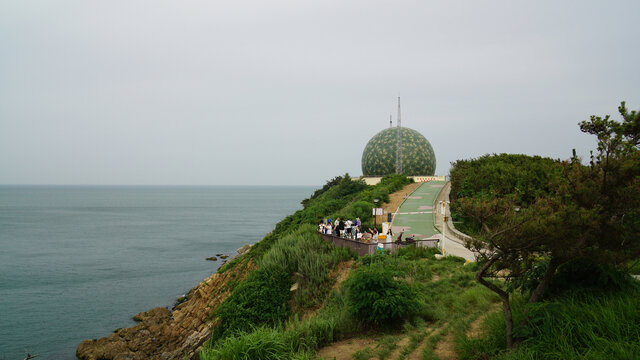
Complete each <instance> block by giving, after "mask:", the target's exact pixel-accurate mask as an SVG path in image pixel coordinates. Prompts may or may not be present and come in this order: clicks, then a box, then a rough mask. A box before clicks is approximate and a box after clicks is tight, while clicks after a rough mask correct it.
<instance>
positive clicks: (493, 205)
mask: <svg viewBox="0 0 640 360" xmlns="http://www.w3.org/2000/svg"><path fill="white" fill-rule="evenodd" d="M618 110H619V112H620V115H621V116H622V119H623V120H622V122H617V121H614V120H611V118H610V116H608V115H607V116H605V117H604V118H602V117H598V116H591V118H590V120H589V121H583V122H581V123H580V124H579V125H580V129H581V131H583V132H585V133H589V134H592V135H595V136H596V137H597V138H598V146H597V149H596V152H595V154H594V153H593V152H592V154H591V159H590V162H589V164H588V165H583V164H582V163H581V161H580V159H579V158H578V157H577V156H576V155H575V150H574V154H573V156H572V157H571V159H569V160H567V161H563V162H561V163H560V162H557V164H556V165H557V166H559V167H558V169H560V170H561V171H559V172H555V171H553V172H552V174H553V175H552V176H549V177H548V178H547V179H546V180H547V183H545V184H541V183H534V184H533V187H534V188H535V189H533V193H534V194H535V195H536V196H535V200H532V198H531V196H528V197H526V198H525V197H523V196H522V195H521V194H522V189H521V188H518V184H523V183H526V184H531V183H530V182H527V181H526V179H520V180H518V179H513V177H514V176H515V177H518V176H523V177H527V176H529V177H530V176H531V172H528V171H526V170H522V171H519V170H513V171H512V174H511V176H510V178H509V180H508V181H509V184H512V185H511V186H505V184H504V183H502V184H495V183H491V182H489V183H487V179H489V180H493V181H494V182H495V181H496V179H500V178H499V177H496V175H495V174H493V173H492V172H494V171H496V169H501V167H500V166H496V163H500V161H504V156H503V155H501V157H502V158H497V157H496V161H491V159H487V158H486V157H485V158H481V159H478V160H481V165H482V166H480V167H478V164H475V163H474V161H471V162H462V163H460V165H461V167H460V169H459V170H458V169H456V166H455V165H457V164H458V163H456V164H454V169H453V170H452V171H451V175H452V183H453V184H454V185H455V184H461V185H462V186H461V187H462V188H463V190H464V191H460V192H458V193H456V195H462V196H459V197H457V198H454V199H452V200H454V201H455V203H454V204H453V206H452V207H455V208H456V209H457V211H459V213H461V214H462V215H463V217H465V218H466V219H467V220H470V221H471V222H473V223H474V224H476V227H475V229H476V230H477V231H476V232H475V233H474V234H471V235H472V236H474V240H472V241H470V242H469V243H468V244H467V246H468V247H469V248H471V249H473V250H476V251H478V252H479V253H480V254H481V261H482V262H483V263H482V265H481V266H480V268H479V270H478V273H477V274H476V279H477V280H478V281H479V282H480V283H482V284H483V285H484V286H486V287H488V288H489V289H491V290H492V291H494V292H496V293H497V294H498V295H499V296H500V298H501V299H502V302H503V307H504V311H505V318H506V330H507V347H508V348H512V347H514V346H515V345H516V344H515V342H514V341H513V336H512V329H513V320H512V317H511V309H510V303H509V291H511V290H513V289H514V284H516V285H517V284H522V283H523V276H524V275H525V274H531V273H532V268H533V267H534V266H535V262H534V260H533V259H535V258H536V257H540V256H544V257H546V258H547V259H548V265H547V267H546V270H545V271H544V272H543V273H542V275H541V276H540V277H539V278H537V279H535V280H536V285H535V286H534V287H533V289H532V290H531V292H530V294H529V302H538V301H540V300H541V299H542V298H543V296H544V294H545V291H546V289H547V288H548V286H549V284H550V282H551V280H552V278H553V276H554V274H555V273H556V270H557V269H558V267H559V266H560V265H562V264H564V263H567V262H569V261H571V260H574V259H578V258H590V259H591V260H593V261H594V262H596V263H599V264H603V265H607V266H619V265H620V264H623V263H625V262H627V261H628V260H630V259H637V258H638V257H639V256H640V238H639V234H640V149H639V148H640V113H639V112H636V111H632V112H631V113H629V112H628V110H627V109H626V106H625V103H624V102H623V103H622V104H621V105H620V107H619V108H618ZM533 164H535V161H524V162H521V165H524V166H532V165H533ZM458 172H459V173H461V174H463V175H465V177H462V178H461V177H457V176H454V175H455V174H457V173H458ZM483 172H484V173H483ZM468 178H476V179H480V180H479V181H481V182H484V184H485V185H483V186H482V187H481V188H476V189H473V186H474V185H475V184H473V183H472V181H469V180H468ZM453 188H454V189H455V187H453ZM496 189H498V190H496ZM530 190H531V189H530ZM452 192H454V190H453V189H452ZM529 193H531V191H529ZM517 210H519V211H517ZM498 275H502V276H503V277H504V278H506V280H507V281H506V285H507V287H506V288H505V289H503V288H502V287H501V286H499V285H498V284H496V283H492V282H490V281H488V280H487V277H495V276H498Z"/></svg>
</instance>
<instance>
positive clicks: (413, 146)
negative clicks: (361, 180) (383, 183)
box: [362, 126, 436, 177]
mask: <svg viewBox="0 0 640 360" xmlns="http://www.w3.org/2000/svg"><path fill="white" fill-rule="evenodd" d="M398 132H400V135H401V136H400V138H399V139H398ZM398 145H399V146H400V148H401V152H400V153H399V154H398ZM397 159H401V164H397V161H396V160H397ZM435 171H436V156H435V153H434V152H433V147H431V143H429V140H427V139H426V138H425V137H424V136H423V135H422V134H420V133H419V132H417V131H416V130H413V129H409V128H406V127H401V126H396V127H392V128H388V129H384V130H382V131H380V132H379V133H377V134H376V135H375V136H373V137H372V138H371V140H369V142H368V143H367V145H366V146H365V148H364V152H363V153H362V175H363V176H365V177H377V176H384V175H388V174H395V173H396V172H398V173H402V174H405V175H407V176H432V175H433V174H434V173H435Z"/></svg>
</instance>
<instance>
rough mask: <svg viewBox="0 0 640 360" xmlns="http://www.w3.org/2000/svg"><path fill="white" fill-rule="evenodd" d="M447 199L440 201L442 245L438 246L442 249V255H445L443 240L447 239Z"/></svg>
mask: <svg viewBox="0 0 640 360" xmlns="http://www.w3.org/2000/svg"><path fill="white" fill-rule="evenodd" d="M448 203H449V202H448V201H440V212H441V213H442V245H441V246H440V247H441V249H442V255H443V256H444V255H446V252H445V250H444V242H445V241H446V239H447V204H448Z"/></svg>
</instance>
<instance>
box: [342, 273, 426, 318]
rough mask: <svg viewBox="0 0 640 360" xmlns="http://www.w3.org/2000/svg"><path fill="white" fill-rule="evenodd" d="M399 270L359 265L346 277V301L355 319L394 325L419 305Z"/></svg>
mask: <svg viewBox="0 0 640 360" xmlns="http://www.w3.org/2000/svg"><path fill="white" fill-rule="evenodd" d="M398 275H400V274H399V273H398V272H394V271H391V270H389V269H386V268H384V267H383V266H379V265H377V264H374V265H372V266H362V267H360V268H359V269H357V270H356V271H355V273H354V274H353V275H352V276H351V277H350V278H349V280H347V282H346V285H345V286H346V290H347V304H348V306H349V309H350V310H351V312H352V313H353V314H354V316H356V317H357V318H359V319H361V320H363V321H366V322H368V323H371V324H373V325H385V324H388V325H391V324H397V323H399V322H400V321H401V320H402V319H405V318H407V317H409V316H410V315H412V314H413V313H414V309H416V307H417V306H418V302H417V300H416V296H415V294H414V293H413V291H412V289H411V287H410V286H409V284H407V283H406V281H404V280H402V279H396V278H395V277H396V276H398Z"/></svg>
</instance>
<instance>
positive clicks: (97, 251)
mask: <svg viewBox="0 0 640 360" xmlns="http://www.w3.org/2000/svg"><path fill="white" fill-rule="evenodd" d="M312 191H313V188H311V187H88V186H80V187H76V186H55V187H39V186H38V187H36V186H26V187H21V186H0V360H3V359H7V360H9V359H23V358H24V357H25V349H27V350H28V351H29V352H30V353H31V354H40V358H39V359H43V360H44V359H75V349H76V347H77V346H78V344H79V343H80V342H81V341H82V340H84V339H90V338H99V337H103V336H108V335H109V334H110V333H111V332H112V331H113V330H115V329H117V328H121V327H128V326H131V325H133V324H134V322H133V321H132V320H131V317H132V316H133V315H135V314H136V313H138V312H140V311H146V310H149V309H151V308H153V307H156V306H171V305H172V304H173V302H174V301H175V300H176V299H177V298H178V297H179V296H180V295H182V294H184V293H186V292H187V291H188V290H189V289H191V288H192V287H193V286H195V285H196V284H197V283H198V282H200V281H201V280H203V279H204V278H205V277H207V276H209V275H210V274H212V273H213V272H215V271H216V269H217V268H218V266H219V265H220V263H219V262H211V261H206V260H205V258H206V257H208V256H212V255H215V254H217V253H225V254H232V253H235V250H236V249H237V248H239V247H240V246H242V245H244V244H246V243H255V242H256V241H258V240H260V239H261V238H262V237H263V236H264V235H265V234H266V233H267V232H269V231H271V230H272V229H273V228H274V226H275V224H276V223H277V222H278V221H280V220H281V219H282V218H283V217H285V216H286V215H288V214H290V213H292V212H294V211H295V210H297V209H299V208H301V205H300V201H301V200H302V199H303V198H305V197H308V196H309V195H310V194H311V193H312Z"/></svg>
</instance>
